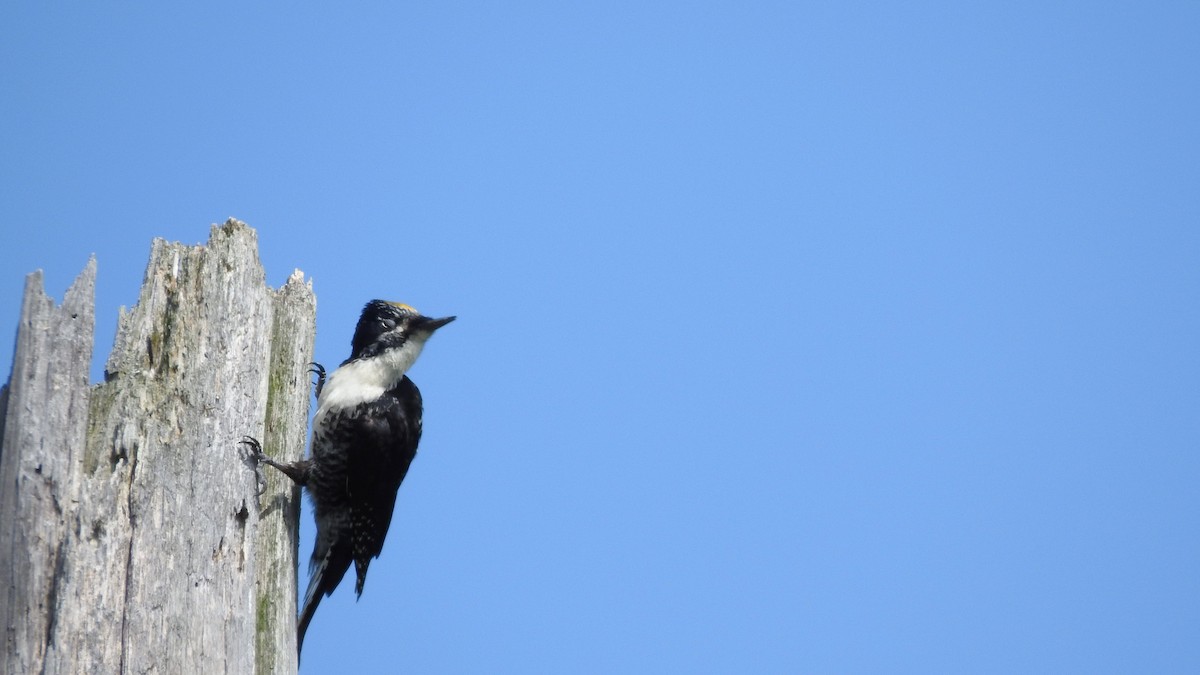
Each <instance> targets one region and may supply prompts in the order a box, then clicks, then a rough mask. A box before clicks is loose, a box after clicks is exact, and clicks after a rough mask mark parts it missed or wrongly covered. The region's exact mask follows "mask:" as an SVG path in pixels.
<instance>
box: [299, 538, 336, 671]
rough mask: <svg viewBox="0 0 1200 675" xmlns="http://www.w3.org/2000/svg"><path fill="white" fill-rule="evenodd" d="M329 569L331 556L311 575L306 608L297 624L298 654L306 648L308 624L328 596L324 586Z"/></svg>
mask: <svg viewBox="0 0 1200 675" xmlns="http://www.w3.org/2000/svg"><path fill="white" fill-rule="evenodd" d="M328 568H329V556H325V558H323V559H322V560H321V562H320V563H318V564H317V566H316V567H315V568H313V569H312V570H311V573H310V574H309V580H308V590H307V591H305V593H304V608H303V609H301V610H300V618H299V620H298V621H297V623H296V653H297V654H299V653H300V650H301V649H303V648H304V634H305V633H307V632H308V624H309V622H311V621H312V618H313V615H314V614H316V613H317V605H319V604H321V598H323V597H325V595H326V593H325V592H324V588H323V586H324V580H325V570H327V569H328Z"/></svg>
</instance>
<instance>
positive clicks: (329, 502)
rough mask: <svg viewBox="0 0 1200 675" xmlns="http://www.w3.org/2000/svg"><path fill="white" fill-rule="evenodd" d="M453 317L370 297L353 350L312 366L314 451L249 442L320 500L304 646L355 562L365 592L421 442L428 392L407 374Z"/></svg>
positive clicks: (301, 628)
mask: <svg viewBox="0 0 1200 675" xmlns="http://www.w3.org/2000/svg"><path fill="white" fill-rule="evenodd" d="M454 319H455V317H453V316H448V317H444V318H441V319H433V318H430V317H427V316H423V315H421V313H420V312H418V311H417V310H415V309H413V308H412V307H410V306H408V305H403V304H400V303H394V302H386V301H384V300H372V301H371V302H368V303H367V305H366V306H365V307H364V308H363V311H362V315H361V316H360V317H359V319H358V326H357V327H356V328H355V329H354V338H353V340H352V341H351V345H350V347H351V350H350V358H348V359H346V360H345V361H343V362H342V365H341V366H339V367H338V368H337V369H336V370H334V371H333V373H331V374H330V376H329V379H328V380H327V381H326V380H325V377H324V369H323V368H321V367H320V366H319V365H316V364H314V366H316V372H317V373H318V381H317V414H316V415H315V416H314V418H313V432H312V442H311V444H310V453H309V458H308V459H306V460H300V461H298V462H294V463H291V464H283V463H279V462H276V461H274V460H272V459H271V458H270V457H267V456H265V455H264V454H263V453H262V449H261V446H259V444H258V442H257V441H255V440H254V439H252V438H249V437H247V438H246V439H245V440H244V441H243V443H245V444H247V445H250V446H251V448H252V451H253V453H254V458H255V459H256V460H257V461H259V462H262V463H264V464H268V465H270V466H273V467H275V468H276V469H279V470H280V471H282V472H283V473H285V474H287V475H288V476H289V477H290V478H291V479H292V480H293V481H295V482H296V483H297V484H298V485H300V486H301V487H302V488H305V489H306V490H307V492H308V496H309V499H310V501H311V502H312V505H313V512H314V517H315V518H316V521H317V543H316V545H315V546H314V547H313V553H312V559H311V560H310V561H309V575H310V578H309V583H308V591H307V592H306V593H305V594H304V606H303V608H302V609H301V611H300V616H299V618H298V620H297V635H296V647H297V650H299V649H300V648H301V647H302V646H303V644H304V634H305V632H306V631H307V630H308V624H309V622H311V621H312V618H313V614H314V613H315V612H316V611H317V605H318V604H320V602H321V599H322V598H323V597H326V596H329V595H332V594H333V590H334V589H335V588H337V586H338V584H339V583H340V582H341V580H342V577H343V576H345V574H346V570H348V569H350V563H351V562H353V563H354V571H355V574H356V575H357V577H358V578H357V581H356V582H355V584H354V593H355V596H356V597H361V596H362V591H363V584H364V583H365V582H366V579H367V567H368V566H369V565H370V564H371V559H372V558H378V557H379V553H380V552H381V551H382V550H383V540H384V537H386V536H387V531H388V525H389V524H391V521H392V509H393V507H394V506H395V504H396V492H397V490H399V489H400V483H401V482H402V481H403V480H404V476H405V475H406V474H407V473H408V467H409V464H411V463H412V460H413V457H414V456H415V455H416V453H417V443H418V442H419V441H420V440H421V411H422V404H421V392H420V391H419V390H418V389H417V385H415V384H413V381H412V380H410V379H409V378H408V375H406V374H405V373H406V372H407V371H408V369H409V368H411V367H412V365H413V363H414V362H415V361H416V360H417V356H419V355H420V354H421V349H422V348H423V347H424V346H425V341H426V340H428V339H429V336H431V335H433V332H434V331H436V330H437V329H439V328H441V327H442V326H445V325H446V324H448V323H450V322H451V321H453V320H454Z"/></svg>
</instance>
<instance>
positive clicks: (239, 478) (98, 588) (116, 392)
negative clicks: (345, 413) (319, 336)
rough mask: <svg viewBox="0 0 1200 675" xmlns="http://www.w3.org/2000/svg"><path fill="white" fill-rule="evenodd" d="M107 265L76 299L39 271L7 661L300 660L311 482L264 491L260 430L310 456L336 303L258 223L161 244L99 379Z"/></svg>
mask: <svg viewBox="0 0 1200 675" xmlns="http://www.w3.org/2000/svg"><path fill="white" fill-rule="evenodd" d="M95 278H96V261H95V259H93V260H91V261H90V262H89V263H88V264H87V266H86V267H85V268H84V270H83V272H82V273H81V274H80V275H79V277H78V278H77V279H76V280H75V282H74V284H73V285H72V286H71V288H70V290H68V291H67V294H66V297H65V298H64V300H63V303H62V305H61V306H58V307H56V306H55V304H54V302H53V300H51V299H50V298H49V297H47V296H46V294H45V292H44V290H43V287H42V277H41V273H40V272H34V273H33V274H31V275H29V277H28V278H27V281H26V287H25V299H24V305H23V308H22V315H21V323H20V326H19V329H18V333H17V345H16V353H15V355H14V358H13V370H12V375H11V377H10V380H9V384H8V386H7V388H6V389H5V391H4V392H3V394H0V439H2V441H0V443H2V444H0V627H2V628H3V630H4V634H3V640H4V643H3V644H4V653H3V655H2V656H3V658H2V659H0V672H2V673H13V674H18V673H20V674H23V673H83V672H87V673H127V672H130V673H147V672H158V673H184V672H204V673H222V672H224V673H250V672H258V673H280V672H295V671H296V667H297V661H296V631H295V628H296V625H295V620H296V561H297V550H296V547H297V541H296V537H297V532H296V524H297V522H298V509H299V502H298V497H299V495H298V493H297V490H296V489H294V487H293V486H292V485H291V484H290V483H289V482H287V481H286V479H283V478H281V477H280V476H277V475H276V474H275V472H268V473H267V474H266V476H267V480H268V486H267V491H266V492H265V493H264V494H263V495H261V497H260V496H258V495H256V485H255V477H254V473H253V471H252V470H251V469H250V468H249V466H248V465H247V464H245V463H244V462H243V461H242V459H241V455H240V454H239V448H238V442H239V441H240V440H241V438H242V436H243V435H246V434H249V435H253V436H256V437H258V438H259V439H261V440H262V441H263V444H264V446H265V448H266V450H267V452H268V453H269V454H271V455H273V456H275V457H277V458H280V459H282V460H285V461H292V460H294V459H297V458H299V457H300V456H301V455H302V454H303V446H304V439H305V429H306V426H307V419H308V405H309V400H310V399H309V391H310V384H309V377H308V375H307V373H306V368H307V363H308V362H309V361H310V360H311V358H312V345H313V336H314V330H315V329H314V325H315V314H316V301H315V298H314V296H313V293H312V287H311V284H309V283H305V281H304V279H303V274H302V273H300V272H299V271H298V270H297V271H296V272H295V273H293V275H292V277H291V278H290V279H288V281H287V283H285V284H284V285H283V287H282V288H280V289H279V290H273V289H271V288H268V287H267V285H266V283H265V274H264V272H263V268H262V264H261V263H260V262H259V260H258V248H257V234H256V233H255V231H254V230H253V229H251V228H249V227H248V226H246V225H245V224H244V223H240V222H238V221H235V220H230V221H228V222H226V223H225V224H224V225H220V226H215V225H214V226H213V228H212V232H211V235H210V238H209V241H208V244H207V245H206V246H185V245H182V244H178V243H168V242H165V241H162V240H155V241H154V242H153V244H152V247H151V252H150V263H149V265H148V266H147V268H146V277H145V281H144V282H143V285H142V289H141V294H140V297H139V299H138V302H137V305H136V306H135V307H134V308H133V309H132V310H131V311H125V310H124V309H122V312H121V316H120V321H119V326H118V329H117V336H116V344H115V345H114V347H113V351H112V354H111V355H110V356H109V358H108V362H107V365H106V367H105V381H104V382H103V383H102V384H98V385H95V386H90V385H89V384H88V371H89V366H90V363H91V359H92V345H93V326H94V316H95V308H94V286H95Z"/></svg>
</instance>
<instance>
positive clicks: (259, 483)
mask: <svg viewBox="0 0 1200 675" xmlns="http://www.w3.org/2000/svg"><path fill="white" fill-rule="evenodd" d="M243 445H248V446H250V450H248V451H247V450H242V451H241V453H242V459H244V460H245V461H247V462H249V463H250V464H252V465H253V466H254V483H255V486H256V488H257V490H258V493H257V494H258V495H259V496H262V493H264V492H266V491H267V477H266V476H265V475H263V470H262V465H263V462H264V461H265V460H266V457H267V456H266V455H265V454H263V449H262V443H259V442H258V439H257V438H255V437H253V436H242V440H241V442H240V443H238V447H239V448H241V446H243Z"/></svg>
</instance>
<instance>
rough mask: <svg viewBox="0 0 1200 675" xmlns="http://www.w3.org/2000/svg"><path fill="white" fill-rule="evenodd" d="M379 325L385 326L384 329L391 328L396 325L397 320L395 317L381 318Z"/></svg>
mask: <svg viewBox="0 0 1200 675" xmlns="http://www.w3.org/2000/svg"><path fill="white" fill-rule="evenodd" d="M379 325H380V326H383V329H384V330H391V329H393V328H395V327H396V320H395V319H381V320H380V321H379Z"/></svg>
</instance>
